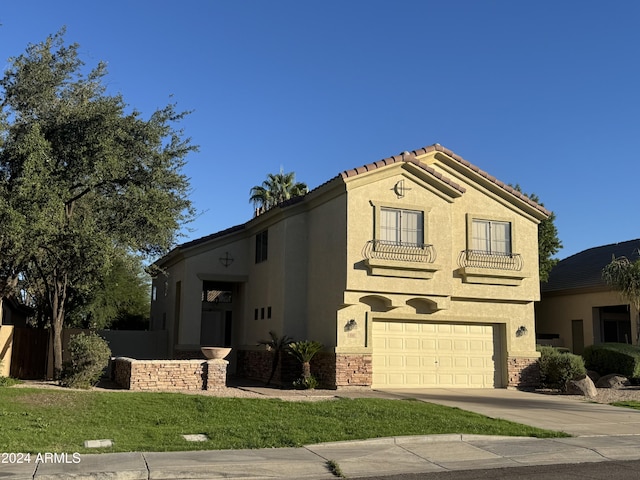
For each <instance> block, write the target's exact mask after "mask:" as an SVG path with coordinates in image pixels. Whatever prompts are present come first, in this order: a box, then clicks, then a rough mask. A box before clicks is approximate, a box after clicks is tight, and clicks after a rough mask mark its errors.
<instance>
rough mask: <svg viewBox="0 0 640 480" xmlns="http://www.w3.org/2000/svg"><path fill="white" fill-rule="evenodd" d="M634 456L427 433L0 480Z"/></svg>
mask: <svg viewBox="0 0 640 480" xmlns="http://www.w3.org/2000/svg"><path fill="white" fill-rule="evenodd" d="M638 459H640V436H637V435H626V436H604V437H576V438H562V439H537V438H523V437H489V436H481V435H435V436H424V437H394V438H381V439H376V440H365V441H354V442H338V443H326V444H319V445H308V446H306V447H303V448H281V449H259V450H211V451H198V452H170V453H110V454H102V455H81V456H80V462H79V463H77V464H73V463H69V464H60V463H46V464H37V465H34V464H30V465H28V464H22V465H16V464H10V465H7V464H2V465H1V466H0V478H2V479H5V478H8V479H14V480H16V479H24V480H27V479H38V480H61V479H67V478H73V479H106V478H108V479H123V480H136V479H140V480H143V479H144V480H146V479H184V480H187V479H205V478H207V479H218V478H226V479H228V478H234V479H254V480H255V479H263V478H264V479H267V478H269V479H273V478H290V479H296V478H298V479H303V478H304V479H331V478H336V476H335V475H334V474H333V473H332V472H331V470H330V468H329V462H333V464H334V465H336V466H337V467H338V468H339V469H340V472H341V473H342V474H343V475H344V476H346V477H348V478H357V477H363V476H364V477H366V476H381V475H395V474H402V473H429V472H445V471H452V470H475V469H486V468H504V467H516V466H534V465H552V464H566V463H583V462H602V461H607V460H638Z"/></svg>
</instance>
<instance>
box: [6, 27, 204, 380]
mask: <svg viewBox="0 0 640 480" xmlns="http://www.w3.org/2000/svg"><path fill="white" fill-rule="evenodd" d="M63 37H64V30H62V31H60V32H58V33H57V34H55V35H52V36H49V37H48V38H47V39H46V40H45V41H44V42H41V43H38V44H35V45H29V46H28V47H27V49H26V52H25V53H24V54H22V55H20V56H18V57H15V58H12V59H10V61H9V67H8V69H7V70H6V72H5V74H4V76H3V77H2V79H0V106H1V109H2V113H1V114H0V118H1V119H2V127H3V129H2V131H1V132H0V137H1V138H2V144H1V146H0V172H1V174H2V175H1V176H0V182H1V183H2V186H1V187H0V190H2V192H3V194H4V195H6V205H4V206H3V211H4V212H5V214H6V215H10V216H11V217H12V218H19V219H21V222H22V225H23V228H24V230H22V231H21V230H20V225H18V226H16V227H15V228H16V231H15V232H13V233H12V234H11V236H10V237H9V238H10V241H13V240H15V241H16V242H17V245H16V248H15V249H14V252H15V251H16V250H19V251H20V252H22V253H21V255H23V256H24V258H25V260H26V261H25V262H24V264H23V262H21V261H20V258H19V257H18V256H16V255H15V254H11V255H9V256H3V261H4V262H5V263H7V265H9V266H10V267H11V268H12V269H14V270H15V269H17V270H20V271H22V270H24V273H23V276H24V278H26V279H27V280H28V281H29V282H30V285H29V286H28V287H29V288H30V289H31V291H33V292H34V294H37V295H39V296H40V299H41V301H42V302H43V303H44V304H45V305H46V310H47V315H48V320H49V323H50V325H51V327H52V330H53V350H54V369H55V372H56V376H59V374H60V371H61V368H62V343H61V332H62V327H63V325H64V322H65V315H66V308H67V302H68V301H69V296H70V294H71V292H72V291H76V292H81V291H87V290H91V288H93V287H94V286H95V285H96V283H98V282H99V281H100V280H101V279H102V276H103V275H104V272H105V266H110V265H111V264H112V262H113V259H114V258H115V256H116V255H117V252H120V251H122V250H129V251H133V252H140V253H141V254H143V255H159V254H161V253H164V252H165V251H166V250H167V249H168V248H170V247H171V246H172V245H173V244H174V242H175V238H176V232H177V231H178V229H179V227H180V226H181V224H182V223H183V222H185V221H187V220H189V219H190V218H191V217H192V215H193V210H192V206H191V204H190V202H189V200H188V198H187V197H186V194H187V192H188V188H189V183H188V179H187V178H186V177H185V176H184V175H183V174H182V173H181V168H182V167H183V165H184V162H185V157H186V156H187V154H188V153H190V152H192V151H194V150H195V149H196V147H195V146H193V145H192V144H191V141H190V140H189V139H184V138H183V132H182V131H181V130H179V129H176V127H175V125H176V124H177V123H178V122H179V121H180V120H182V119H183V118H184V116H185V115H186V114H187V113H186V112H182V113H180V112H177V111H176V108H175V105H173V104H170V105H168V106H166V107H164V108H161V109H159V110H157V111H155V112H154V113H153V114H152V115H151V116H150V117H149V119H146V120H145V119H144V118H142V115H141V113H140V112H138V111H136V110H135V109H133V110H132V109H130V108H129V106H128V105H127V104H126V103H125V102H124V100H123V98H122V96H121V95H119V94H118V95H107V94H106V89H105V87H104V86H103V83H102V81H103V79H104V77H105V75H106V68H105V64H103V63H99V64H98V65H97V66H96V67H95V68H93V69H91V70H87V69H86V68H85V67H84V63H83V62H82V61H81V59H80V58H79V55H78V48H79V47H78V45H77V44H71V45H66V44H65V42H64V38H63ZM16 223H20V222H16ZM12 228H13V226H12ZM21 232H22V233H21ZM5 255H6V254H5ZM0 273H2V274H3V275H5V277H4V279H3V282H5V283H6V282H7V280H8V279H10V277H9V276H8V275H7V273H6V272H5V271H4V269H3V271H2V272H0Z"/></svg>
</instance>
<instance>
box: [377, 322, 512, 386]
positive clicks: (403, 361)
mask: <svg viewBox="0 0 640 480" xmlns="http://www.w3.org/2000/svg"><path fill="white" fill-rule="evenodd" d="M372 327H373V332H372V340H373V342H372V345H373V365H372V368H373V385H372V386H373V387H378V388H381V387H389V388H397V387H404V388H406V387H467V388H468V387H476V388H492V387H500V386H502V385H501V378H502V376H501V371H500V366H501V362H500V361H499V358H500V356H499V352H500V351H501V350H500V337H499V332H498V328H497V327H496V326H494V325H477V324H468V325H467V324H451V323H417V322H416V323H413V322H393V321H374V322H373V324H372Z"/></svg>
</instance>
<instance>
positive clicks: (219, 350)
mask: <svg viewBox="0 0 640 480" xmlns="http://www.w3.org/2000/svg"><path fill="white" fill-rule="evenodd" d="M200 350H201V351H202V353H203V354H204V356H205V357H207V358H208V359H209V360H222V359H223V358H225V357H226V356H227V355H229V354H230V353H231V347H200Z"/></svg>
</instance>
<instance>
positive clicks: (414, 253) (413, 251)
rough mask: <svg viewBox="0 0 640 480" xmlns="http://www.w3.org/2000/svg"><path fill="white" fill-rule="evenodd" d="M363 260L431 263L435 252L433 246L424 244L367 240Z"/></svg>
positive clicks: (434, 257)
mask: <svg viewBox="0 0 640 480" xmlns="http://www.w3.org/2000/svg"><path fill="white" fill-rule="evenodd" d="M362 253H363V255H364V257H365V258H377V259H381V260H396V261H401V262H423V263H433V262H434V261H435V260H436V250H435V248H433V245H429V244H424V243H406V242H391V241H388V240H369V241H368V242H367V243H366V244H365V246H364V249H363V252H362Z"/></svg>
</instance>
